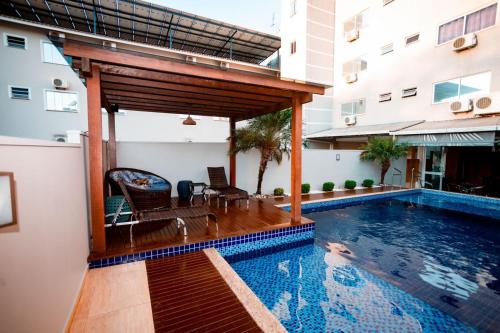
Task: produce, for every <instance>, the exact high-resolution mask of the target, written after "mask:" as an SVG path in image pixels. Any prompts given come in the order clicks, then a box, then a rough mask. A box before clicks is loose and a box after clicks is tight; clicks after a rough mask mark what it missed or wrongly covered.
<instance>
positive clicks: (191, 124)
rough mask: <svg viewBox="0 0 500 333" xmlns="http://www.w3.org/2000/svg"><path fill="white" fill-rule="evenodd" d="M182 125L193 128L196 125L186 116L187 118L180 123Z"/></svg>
mask: <svg viewBox="0 0 500 333" xmlns="http://www.w3.org/2000/svg"><path fill="white" fill-rule="evenodd" d="M182 125H188V126H194V125H196V121H195V120H194V119H193V118H191V115H188V116H187V118H186V119H184V121H183V122H182Z"/></svg>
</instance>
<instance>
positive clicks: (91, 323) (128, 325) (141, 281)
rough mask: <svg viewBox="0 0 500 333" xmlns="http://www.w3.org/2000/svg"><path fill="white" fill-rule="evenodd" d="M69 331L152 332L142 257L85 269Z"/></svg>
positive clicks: (108, 332)
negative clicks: (135, 260)
mask: <svg viewBox="0 0 500 333" xmlns="http://www.w3.org/2000/svg"><path fill="white" fill-rule="evenodd" d="M69 332H74V333H85V332H93V333H94V332H96V333H99V332H106V333H113V332H120V333H125V332H127V333H134V332H141V333H142V332H154V324H153V314H152V312H151V300H150V298H149V289H148V277H147V273H146V265H145V263H144V261H139V262H134V263H130V264H124V265H117V266H111V267H105V268H98V269H91V270H89V272H88V273H87V277H86V278H85V282H84V285H83V288H82V293H81V297H80V300H79V302H78V304H77V306H76V309H75V313H74V316H73V321H72V323H71V326H70V329H69Z"/></svg>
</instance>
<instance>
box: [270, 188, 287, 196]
mask: <svg viewBox="0 0 500 333" xmlns="http://www.w3.org/2000/svg"><path fill="white" fill-rule="evenodd" d="M273 193H274V195H275V196H277V197H282V196H283V195H284V194H285V190H284V189H283V188H282V187H277V188H275V189H274V192H273Z"/></svg>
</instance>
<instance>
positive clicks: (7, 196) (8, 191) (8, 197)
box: [0, 171, 17, 228]
mask: <svg viewBox="0 0 500 333" xmlns="http://www.w3.org/2000/svg"><path fill="white" fill-rule="evenodd" d="M14 224H17V212H16V189H15V186H14V173H12V172H1V171H0V228H2V227H6V226H9V225H14Z"/></svg>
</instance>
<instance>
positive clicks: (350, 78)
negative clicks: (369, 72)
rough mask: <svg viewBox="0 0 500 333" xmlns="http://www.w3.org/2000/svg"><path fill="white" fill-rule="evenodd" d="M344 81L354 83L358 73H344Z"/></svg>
mask: <svg viewBox="0 0 500 333" xmlns="http://www.w3.org/2000/svg"><path fill="white" fill-rule="evenodd" d="M344 79H345V82H347V83H354V82H356V81H358V73H349V74H346V75H344Z"/></svg>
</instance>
